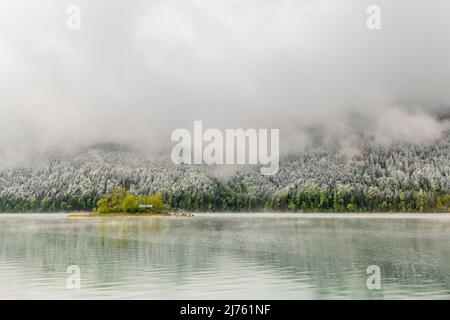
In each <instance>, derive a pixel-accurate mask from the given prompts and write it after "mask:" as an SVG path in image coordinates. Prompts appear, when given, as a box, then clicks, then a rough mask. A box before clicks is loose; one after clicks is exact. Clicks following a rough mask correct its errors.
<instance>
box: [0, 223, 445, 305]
mask: <svg viewBox="0 0 450 320" xmlns="http://www.w3.org/2000/svg"><path fill="white" fill-rule="evenodd" d="M69 265H79V266H80V268H81V288H80V289H79V290H69V289H67V287H66V280H67V278H68V276H69V274H67V273H66V269H67V267H68V266H69ZM369 265H378V266H379V267H380V268H381V285H382V288H381V290H368V289H367V287H366V279H367V277H368V275H367V274H366V268H367V267H368V266H369ZM0 298H3V299H4V298H32V299H40V298H41V299H43V298H50V299H70V298H99V299H108V298H119V299H128V298H136V299H240V298H243V299H332V298H351V299H354V298H355V299H364V298H369V299H372V298H375V299H378V298H385V299H386V298H445V299H448V298H450V218H449V216H447V215H426V216H424V215H400V216H399V215H390V216H386V215H375V216H374V215H371V216H367V215H365V216H363V217H359V216H348V215H347V216H345V215H340V216H330V215H317V216H306V215H276V214H252V215H218V214H216V215H196V216H195V217H193V218H173V217H160V218H154V217H153V218H150V217H136V218H68V217H67V216H65V215H47V214H45V215H42V214H35V215H0Z"/></svg>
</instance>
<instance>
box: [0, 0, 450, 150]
mask: <svg viewBox="0 0 450 320" xmlns="http://www.w3.org/2000/svg"><path fill="white" fill-rule="evenodd" d="M375 2H377V4H378V5H379V6H380V7H381V10H382V29H381V30H380V31H369V30H367V28H366V18H367V15H366V8H367V6H368V5H370V4H374V1H370V2H368V1H360V0H341V1H333V0H328V1H325V0H305V1H298V0H296V1H287V0H279V1H275V0H259V1H257V0H240V1H237V0H213V1H211V0H184V1H182V0H179V1H176V0H158V1H138V0H136V1H133V2H128V1H106V0H102V1H70V2H69V1H56V0H54V1H45V0H41V1H31V0H29V1H25V0H4V1H2V2H1V3H0V48H1V50H0V70H1V72H0V85H1V89H0V90H1V91H0V112H1V117H0V153H1V154H0V156H1V155H3V156H4V157H6V156H9V157H10V158H11V157H13V159H15V157H17V156H19V155H27V154H29V152H36V151H38V152H42V151H47V150H53V149H71V148H73V147H78V146H88V145H90V144H94V143H99V142H105V141H109V142H111V141H115V142H119V143H132V144H135V145H137V146H141V147H142V148H145V149H148V150H158V149H160V148H163V147H166V146H167V144H168V143H170V140H169V138H170V132H171V131H172V130H173V129H175V128H178V127H187V128H190V127H192V122H193V120H203V121H204V123H205V125H206V126H208V127H218V128H224V127H228V128H236V127H252V128H259V127H262V128H280V131H281V135H282V141H281V146H282V147H283V146H284V148H285V149H289V150H294V151H295V150H301V148H302V146H304V145H305V144H306V143H308V141H309V138H310V132H311V130H312V129H314V128H320V130H321V131H322V133H323V134H324V135H325V136H330V137H339V136H342V137H343V138H346V139H350V140H351V137H352V136H353V135H357V134H358V133H360V132H364V133H365V134H367V135H373V136H374V137H375V138H376V139H377V140H378V141H380V142H390V141H393V140H397V139H401V140H408V141H413V142H422V141H425V142H427V141H432V140H433V139H436V138H438V137H439V136H440V135H441V134H442V132H443V130H445V128H446V127H447V126H448V125H447V123H446V122H445V121H442V115H448V114H449V109H450V107H449V106H450V90H448V88H449V84H450V19H448V18H447V16H448V12H450V3H449V2H448V1H445V0H441V1H440V0H431V1H427V2H424V1H419V0H413V1H411V0H408V1H406V0H398V1H375ZM69 4H77V5H79V6H80V7H81V10H82V29H81V30H80V31H69V30H67V28H66V18H67V15H66V8H67V6H68V5H69ZM439 117H441V118H439Z"/></svg>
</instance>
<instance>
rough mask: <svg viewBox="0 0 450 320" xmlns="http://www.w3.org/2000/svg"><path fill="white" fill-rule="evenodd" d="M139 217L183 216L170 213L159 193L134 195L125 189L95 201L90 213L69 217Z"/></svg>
mask: <svg viewBox="0 0 450 320" xmlns="http://www.w3.org/2000/svg"><path fill="white" fill-rule="evenodd" d="M131 215H132V216H139V215H146V216H147V215H151V216H153V215H184V216H187V214H175V213H172V212H170V206H169V205H168V204H166V203H164V200H163V197H162V195H161V193H159V192H157V193H154V194H150V195H134V194H132V193H131V192H130V191H128V190H126V189H125V188H116V189H114V190H112V191H111V192H110V193H108V194H106V195H105V196H103V198H101V199H100V200H98V201H97V207H96V208H94V209H93V211H92V212H84V211H81V212H72V213H71V214H70V216H131Z"/></svg>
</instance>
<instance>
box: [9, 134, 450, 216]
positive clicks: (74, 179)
mask: <svg viewBox="0 0 450 320" xmlns="http://www.w3.org/2000/svg"><path fill="white" fill-rule="evenodd" d="M220 170H221V168H211V167H205V166H188V165H186V166H184V165H178V166H175V165H173V164H171V163H170V162H164V161H149V160H146V158H144V157H143V156H140V155H139V154H138V153H137V152H135V151H130V150H127V149H121V148H110V147H93V148H90V149H88V150H85V151H83V152H79V153H77V154H76V155H72V156H67V155H66V156H54V157H52V158H51V159H50V160H48V162H47V163H46V164H45V165H29V166H23V167H20V168H5V169H2V170H1V171H0V211H2V212H35V211H40V212H57V211H70V210H91V209H93V208H94V207H95V205H96V203H97V201H98V200H99V199H100V198H101V197H103V195H105V194H106V193H108V192H110V191H111V190H113V189H114V188H117V187H124V188H126V189H128V190H130V192H131V193H133V194H136V195H148V194H152V193H155V192H161V194H162V195H163V197H164V200H165V201H166V202H167V203H168V204H170V206H171V207H172V208H181V209H186V210H194V211H197V210H198V211H200V210H201V211H206V210H208V211H255V210H258V211H259V210H276V211H285V210H295V211H448V207H449V193H450V178H449V177H450V135H449V134H447V135H446V136H445V137H444V138H442V139H441V140H440V141H438V142H437V143H434V144H432V145H413V144H397V145H391V146H389V147H383V146H379V145H375V144H373V143H367V144H365V146H364V147H362V148H361V149H360V150H359V151H357V152H353V153H349V154H348V153H345V152H342V149H341V148H340V147H338V146H337V145H335V146H322V147H317V146H316V147H314V148H309V149H308V150H306V151H304V152H302V153H300V154H297V155H290V156H287V157H284V158H283V159H282V161H281V164H280V171H279V173H278V174H277V175H275V176H262V175H261V174H260V172H259V169H258V168H257V167H240V168H238V170H235V171H233V172H231V173H229V174H226V175H224V174H217V173H218V172H219V173H220Z"/></svg>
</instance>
